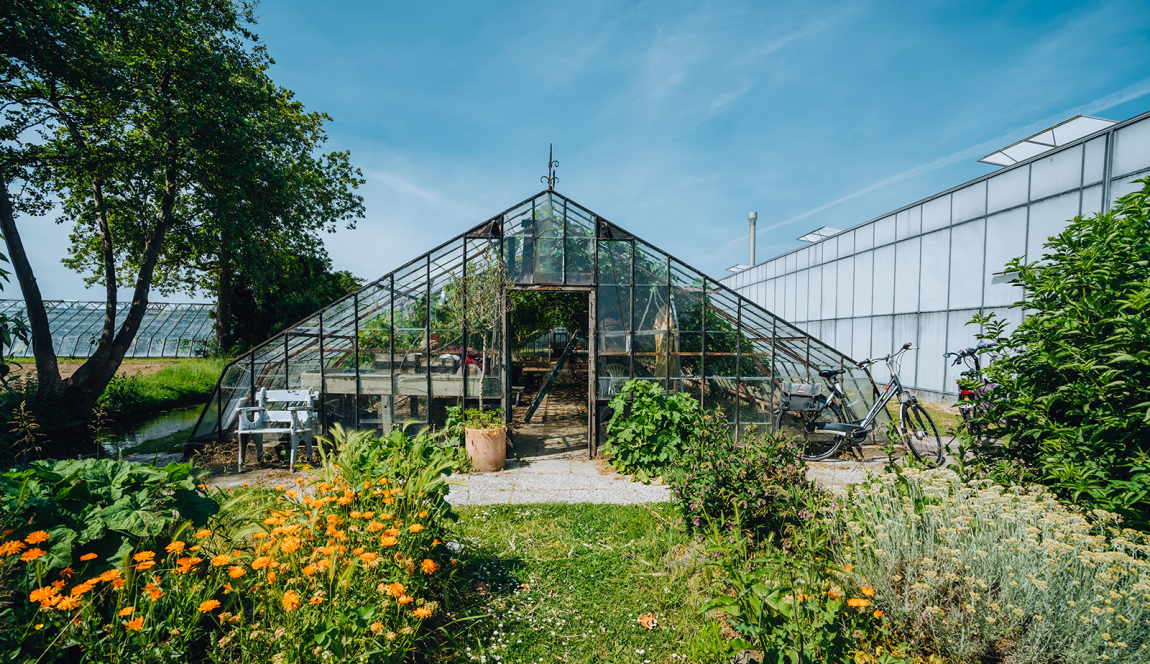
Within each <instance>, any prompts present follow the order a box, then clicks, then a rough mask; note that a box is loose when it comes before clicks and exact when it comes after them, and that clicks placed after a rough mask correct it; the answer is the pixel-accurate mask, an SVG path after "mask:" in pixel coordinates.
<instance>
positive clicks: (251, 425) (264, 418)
mask: <svg viewBox="0 0 1150 664" xmlns="http://www.w3.org/2000/svg"><path fill="white" fill-rule="evenodd" d="M318 401H319V393H318V392H316V391H315V390H314V389H306V390H268V389H267V388H263V387H261V388H260V391H259V393H258V394H257V395H256V405H255V406H252V407H248V408H240V409H239V421H240V426H239V429H238V433H239V438H240V457H239V470H240V472H243V469H244V452H245V451H246V448H247V438H246V436H253V435H254V436H256V440H255V443H256V454H257V457H256V460H257V461H259V459H261V458H263V455H264V443H263V437H264V436H265V435H274V436H281V435H283V434H285V433H287V434H291V457H290V460H289V461H288V467H289V468H292V469H294V468H295V459H296V450H297V449H298V447H299V440H300V438H301V437H302V438H303V440H304V444H305V445H306V447H307V456H308V459H311V441H312V429H313V427H314V426H315V422H316V403H318ZM271 404H278V405H279V406H280V409H279V410H275V409H272V408H271V407H270V406H271Z"/></svg>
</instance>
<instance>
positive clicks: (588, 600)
mask: <svg viewBox="0 0 1150 664" xmlns="http://www.w3.org/2000/svg"><path fill="white" fill-rule="evenodd" d="M457 511H458V513H459V515H460V520H459V522H458V523H457V524H456V526H455V529H454V532H455V535H454V536H455V537H456V538H457V541H458V542H459V543H460V544H462V545H463V549H462V551H461V553H460V559H461V569H460V572H459V573H458V574H457V583H456V584H455V587H456V589H457V590H456V592H455V593H454V596H453V597H452V598H450V599H449V601H448V602H447V603H446V606H445V607H444V608H445V609H446V610H447V611H448V615H449V618H448V619H449V620H453V621H455V622H454V623H452V624H450V625H448V626H446V627H445V628H444V630H443V631H444V632H446V633H449V634H450V635H451V636H450V640H451V641H452V642H453V646H452V647H450V648H447V649H445V650H444V651H443V653H442V654H440V655H437V656H434V657H432V659H431V661H434V662H437V663H439V662H443V663H447V662H489V663H493V662H506V663H509V664H511V663H517V662H523V663H526V662H565V663H567V664H584V663H586V664H590V663H596V664H599V663H604V664H605V663H608V662H619V663H623V662H626V663H627V664H645V663H664V662H685V661H689V662H720V661H722V662H726V661H727V660H729V658H730V655H726V658H725V659H724V658H723V656H722V655H720V654H719V653H720V652H722V651H723V649H724V646H723V639H722V638H721V637H720V630H721V629H722V625H720V624H719V623H718V622H716V621H714V620H709V619H706V618H705V617H703V616H701V615H700V614H699V606H700V604H701V602H702V601H703V600H704V599H705V593H706V590H707V581H706V577H705V575H704V574H703V573H702V566H701V564H700V563H699V560H698V559H699V557H700V550H701V549H700V547H699V545H698V544H697V543H696V542H694V541H693V540H692V539H691V538H690V537H689V536H688V535H687V534H686V532H685V531H684V528H683V522H682V518H681V517H680V516H679V514H678V511H677V510H676V509H675V508H674V507H673V506H672V505H670V504H657V505H650V506H638V505H587V504H581V505H562V504H534V505H499V506H482V507H462V508H459V509H458V510H457ZM646 614H653V616H654V618H655V620H656V621H657V626H655V627H654V628H653V629H648V628H646V627H644V626H643V625H641V624H640V623H639V618H640V616H644V615H646ZM445 638H447V637H445Z"/></svg>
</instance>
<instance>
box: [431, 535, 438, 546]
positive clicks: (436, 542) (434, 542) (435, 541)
mask: <svg viewBox="0 0 1150 664" xmlns="http://www.w3.org/2000/svg"><path fill="white" fill-rule="evenodd" d="M431 546H439V538H438V537H436V538H435V539H433V540H431Z"/></svg>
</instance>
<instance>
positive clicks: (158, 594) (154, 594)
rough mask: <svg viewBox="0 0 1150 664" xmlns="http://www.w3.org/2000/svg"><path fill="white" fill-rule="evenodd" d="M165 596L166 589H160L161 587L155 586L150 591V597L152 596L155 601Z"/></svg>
mask: <svg viewBox="0 0 1150 664" xmlns="http://www.w3.org/2000/svg"><path fill="white" fill-rule="evenodd" d="M163 596H164V591H162V590H160V589H159V588H153V589H151V590H149V591H148V597H150V598H152V601H153V602H154V601H156V600H158V599H160V598H161V597H163Z"/></svg>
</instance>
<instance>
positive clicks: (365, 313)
mask: <svg viewBox="0 0 1150 664" xmlns="http://www.w3.org/2000/svg"><path fill="white" fill-rule="evenodd" d="M493 265H499V266H502V267H501V268H500V269H502V270H505V271H506V272H507V273H508V275H509V277H510V279H511V285H510V290H516V291H518V290H523V291H560V292H582V293H587V294H588V306H589V314H590V316H589V319H590V320H589V323H590V329H589V333H588V347H589V350H590V353H589V360H590V364H589V367H588V382H589V395H588V398H589V403H588V406H589V415H590V416H591V417H595V416H596V414H597V413H598V412H599V409H600V408H601V407H602V406H604V405H605V404H606V402H607V401H608V400H609V399H610V398H611V395H612V394H614V393H615V392H616V391H617V390H618V388H619V387H620V386H621V384H622V383H623V382H624V381H626V380H628V379H632V378H634V379H638V380H647V381H653V382H656V383H657V384H658V385H659V386H660V387H661V388H662V389H663V390H666V391H668V392H671V391H682V392H686V393H689V394H691V395H692V396H693V397H694V398H697V399H698V400H699V402H700V404H702V405H706V406H712V405H714V406H722V407H723V408H724V412H725V413H726V414H727V417H728V419H729V424H730V426H731V427H732V430H733V432H734V434H735V435H736V436H738V435H741V431H742V430H743V429H745V428H747V427H759V428H761V427H769V426H771V423H772V422H773V408H774V404H775V403H777V401H776V396H775V395H774V392H775V391H777V387H778V385H777V383H778V382H779V381H780V380H783V379H795V380H799V379H801V378H805V377H809V376H810V375H811V371H810V370H811V368H812V367H815V368H816V369H817V368H824V367H832V366H833V367H836V368H839V367H844V368H846V367H849V368H850V375H849V376H848V378H849V380H848V383H849V386H848V392H849V393H850V394H851V399H852V401H853V402H855V403H858V404H859V405H860V407H862V406H865V405H866V404H868V403H869V399H870V398H871V393H872V392H873V382H872V381H871V378H870V375H869V373H867V372H866V371H865V370H864V369H862V368H859V367H858V366H857V363H856V362H855V361H854V360H852V359H851V358H849V357H847V356H846V355H845V354H843V353H840V352H838V351H835V350H834V349H833V348H831V347H830V346H828V345H827V344H825V343H823V342H821V341H819V340H818V339H814V338H812V337H810V336H809V335H805V334H803V333H802V332H801V331H800V330H798V329H797V328H795V327H794V326H792V325H790V324H788V323H787V322H786V321H782V320H780V319H778V317H777V316H775V315H774V314H772V313H771V312H769V311H767V310H765V309H763V308H761V307H759V306H758V305H755V304H754V303H753V302H751V301H750V300H748V299H746V298H744V297H742V296H741V295H739V294H737V293H735V292H734V291H732V290H730V289H728V288H726V287H725V286H723V285H722V284H721V283H720V282H719V281H718V280H716V279H713V278H711V277H708V276H706V275H705V274H703V273H702V272H699V271H698V270H695V269H694V268H691V267H690V266H689V265H687V264H686V263H684V262H683V261H681V260H679V259H677V258H675V257H673V256H671V255H670V254H667V253H666V252H663V251H661V250H660V249H658V248H656V247H655V246H653V245H652V244H650V243H648V242H646V241H644V240H642V239H641V238H639V237H637V236H635V235H634V234H632V233H630V232H628V231H626V230H624V229H622V228H621V227H619V226H617V225H615V224H614V223H612V222H611V221H609V220H607V219H605V218H603V217H602V216H599V215H597V214H595V213H594V212H592V211H590V210H589V209H587V208H584V207H583V206H581V205H579V204H577V203H575V202H574V201H572V200H570V199H568V198H566V197H564V196H562V195H560V194H557V193H555V192H553V191H543V192H540V193H539V194H537V195H535V196H532V197H530V198H527V199H525V200H523V201H522V202H520V203H519V204H517V205H514V206H512V207H510V208H508V209H507V210H505V211H503V212H502V213H500V214H498V215H495V216H493V217H490V218H488V219H487V220H486V221H484V222H482V223H480V224H477V225H476V226H474V227H472V228H471V229H469V230H467V231H465V232H463V233H461V234H459V235H457V236H455V237H454V238H452V239H450V240H448V241H447V242H444V243H442V244H440V245H438V246H436V247H435V248H433V249H432V250H431V251H428V252H426V253H424V254H422V255H421V256H419V257H417V258H415V259H413V260H411V261H408V262H407V263H404V264H403V265H401V266H400V267H399V268H397V269H395V270H393V271H391V272H389V273H388V274H386V275H383V276H382V277H380V278H378V279H376V280H374V281H372V282H370V283H369V284H367V285H365V286H364V287H362V288H361V289H359V290H358V291H356V292H355V293H352V294H350V295H348V296H346V297H344V298H341V299H340V300H337V301H336V302H333V303H332V304H330V305H328V306H327V307H324V308H323V309H320V310H319V311H317V312H315V313H313V314H311V315H310V316H308V317H306V318H304V319H303V320H301V321H298V322H297V323H296V324H294V325H292V326H290V327H289V328H287V329H285V330H284V331H283V332H281V333H280V334H278V335H276V336H275V337H272V338H271V339H269V340H267V341H265V342H264V343H262V344H260V345H259V346H257V347H255V348H254V349H252V350H251V351H249V352H248V353H246V354H245V355H244V356H242V357H240V358H237V359H236V360H234V361H233V362H231V363H229V364H228V365H227V367H225V369H224V372H223V374H222V375H221V378H220V380H219V381H218V384H217V388H216V391H215V393H214V395H213V400H212V402H211V403H210V404H209V406H207V407H205V409H204V412H203V414H202V415H201V418H200V422H199V423H198V424H197V427H196V430H195V433H194V435H193V440H200V441H205V440H213V439H214V440H222V438H223V436H224V434H225V433H227V432H228V431H229V430H230V428H231V425H232V420H233V419H234V413H235V409H236V408H238V407H239V406H241V405H243V404H245V403H246V402H247V401H248V400H249V399H250V398H251V394H253V393H254V391H255V390H256V389H257V388H259V387H267V388H269V389H284V388H287V389H300V388H313V389H317V390H319V391H320V392H321V393H322V394H323V399H322V402H323V404H324V410H323V413H321V418H320V421H321V422H322V424H323V426H324V427H325V428H326V427H328V426H331V425H333V424H335V423H343V424H344V425H345V426H351V427H356V428H361V429H362V428H365V427H366V428H373V427H378V428H381V429H388V428H390V427H391V426H393V425H395V424H399V423H400V420H402V421H403V423H405V424H409V423H414V424H417V425H420V426H428V425H430V426H435V425H437V424H441V423H442V420H443V418H444V416H445V415H444V413H445V410H444V409H445V408H446V406H448V405H458V404H466V405H475V404H480V403H485V402H486V403H494V402H496V401H498V402H499V403H501V404H502V405H503V407H504V408H505V409H509V407H510V404H509V403H508V395H509V394H510V390H509V388H510V346H509V337H508V333H509V332H510V331H509V330H508V326H509V319H508V318H507V316H506V311H504V313H503V314H501V315H500V316H497V318H498V320H494V319H492V322H491V324H493V325H494V327H489V326H488V324H486V323H484V324H477V323H478V321H475V320H469V317H471V316H473V307H471V306H469V305H470V304H471V303H472V300H471V299H470V298H471V297H472V296H473V294H472V293H469V292H468V289H469V288H472V287H474V286H472V285H471V284H473V283H474V282H475V279H480V280H481V279H482V276H476V275H480V274H481V273H482V271H485V270H488V269H492V266H493ZM473 271H479V272H473ZM453 293H454V294H455V295H456V296H458V297H459V298H460V299H462V301H463V302H465V303H467V304H465V305H464V306H463V307H462V309H456V308H452V307H450V306H448V297H449V295H451V294H453ZM864 410H865V409H864ZM505 415H506V416H508V417H510V413H509V412H508V413H505ZM590 449H591V450H593V449H594V448H593V444H592V446H590Z"/></svg>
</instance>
